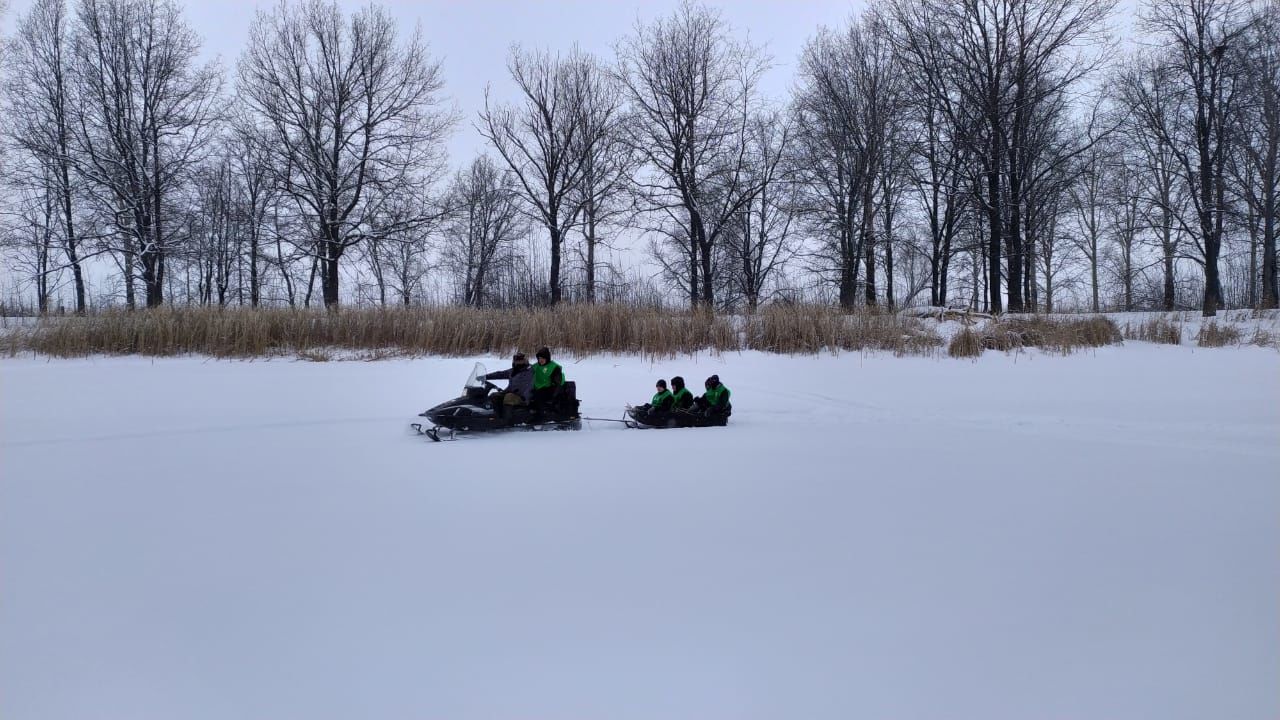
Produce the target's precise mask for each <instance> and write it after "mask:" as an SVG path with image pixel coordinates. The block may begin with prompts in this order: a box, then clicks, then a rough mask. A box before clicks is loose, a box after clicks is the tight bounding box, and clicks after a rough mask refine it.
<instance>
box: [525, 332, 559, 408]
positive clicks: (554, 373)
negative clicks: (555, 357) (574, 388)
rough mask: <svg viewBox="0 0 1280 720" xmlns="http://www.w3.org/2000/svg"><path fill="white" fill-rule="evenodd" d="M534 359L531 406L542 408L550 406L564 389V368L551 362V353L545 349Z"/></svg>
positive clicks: (541, 349) (539, 351)
mask: <svg viewBox="0 0 1280 720" xmlns="http://www.w3.org/2000/svg"><path fill="white" fill-rule="evenodd" d="M534 357H536V358H537V361H538V364H536V365H534V366H533V405H534V406H535V407H539V408H543V407H547V406H549V405H550V404H552V403H553V402H554V401H555V399H556V397H557V396H558V395H559V394H560V389H561V388H562V387H564V368H562V367H560V364H559V363H556V362H553V361H552V360H551V351H550V350H549V349H547V348H545V347H544V348H540V349H539V350H538V352H537V354H536V355H535V356H534Z"/></svg>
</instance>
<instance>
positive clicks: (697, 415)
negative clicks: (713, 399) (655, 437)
mask: <svg viewBox="0 0 1280 720" xmlns="http://www.w3.org/2000/svg"><path fill="white" fill-rule="evenodd" d="M732 414H733V405H732V404H730V405H729V406H727V407H726V408H725V411H724V412H723V413H717V414H714V415H708V414H705V413H703V412H701V411H700V410H698V408H696V407H693V408H689V409H688V410H678V409H677V410H668V411H655V410H654V409H653V408H652V407H650V406H649V404H648V403H645V404H644V405H637V406H632V405H628V406H627V409H626V419H624V420H623V422H624V423H626V425H627V427H629V428H637V429H645V430H647V429H658V428H688V427H722V426H724V425H728V424H729V416H730V415H732Z"/></svg>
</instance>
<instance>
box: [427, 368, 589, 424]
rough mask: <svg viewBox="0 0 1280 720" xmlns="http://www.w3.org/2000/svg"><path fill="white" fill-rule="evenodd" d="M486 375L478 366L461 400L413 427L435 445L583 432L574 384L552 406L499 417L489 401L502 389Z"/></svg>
mask: <svg viewBox="0 0 1280 720" xmlns="http://www.w3.org/2000/svg"><path fill="white" fill-rule="evenodd" d="M485 375H486V373H485V368H484V365H482V364H481V363H476V365H475V367H474V368H472V370H471V375H469V376H468V377H467V382H466V385H464V386H463V394H462V395H461V396H460V397H456V398H454V399H452V400H448V401H445V402H442V403H440V404H439V405H436V406H435V407H433V408H431V409H430V410H427V411H425V412H422V413H419V414H418V416H419V417H422V418H426V420H427V422H426V423H412V424H411V425H410V427H412V428H413V429H414V430H416V431H417V432H418V434H420V435H426V436H427V437H429V438H431V439H432V440H433V441H435V442H440V441H441V440H454V439H456V438H457V436H458V434H459V433H486V432H501V431H509V430H579V429H581V428H582V418H581V417H580V416H579V415H578V396H577V386H576V385H574V383H573V382H572V381H566V382H565V384H564V385H563V386H561V388H560V392H559V393H558V394H557V395H556V397H555V399H553V400H552V401H551V402H549V403H546V404H544V405H542V406H538V407H528V406H518V407H506V408H502V410H503V411H502V412H501V413H499V412H498V411H497V410H495V409H494V407H493V403H492V401H491V400H490V399H489V392H490V390H497V389H499V388H498V386H497V385H494V384H493V383H491V382H489V381H488V380H485V378H484V376H485ZM428 423H430V424H428Z"/></svg>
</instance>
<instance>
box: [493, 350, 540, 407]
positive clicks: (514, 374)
mask: <svg viewBox="0 0 1280 720" xmlns="http://www.w3.org/2000/svg"><path fill="white" fill-rule="evenodd" d="M484 379H485V380H506V381H507V388H506V389H505V390H499V391H498V392H495V393H494V394H493V395H491V396H489V402H490V403H491V404H492V407H493V412H494V413H495V414H497V415H498V417H502V415H503V414H504V413H505V411H506V408H516V407H520V406H522V405H528V404H529V402H530V401H531V400H532V399H533V384H534V377H533V370H532V368H530V367H529V360H528V358H526V357H525V356H524V353H522V352H518V353H516V354H515V355H512V356H511V369H510V370H498V371H496V372H491V373H489V374H488V375H485V376H484Z"/></svg>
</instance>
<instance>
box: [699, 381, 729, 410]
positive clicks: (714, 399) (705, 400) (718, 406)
mask: <svg viewBox="0 0 1280 720" xmlns="http://www.w3.org/2000/svg"><path fill="white" fill-rule="evenodd" d="M704 386H705V387H706V389H707V391H706V392H704V393H703V394H702V397H700V398H698V399H697V400H696V401H695V403H696V404H697V406H698V409H699V410H700V411H701V412H702V414H703V415H704V416H706V417H708V418H717V419H719V418H727V417H729V415H730V414H731V413H732V412H733V405H731V404H729V394H730V393H729V388H727V387H725V386H724V383H722V382H720V376H719V375H712V376H711V377H709V378H707V381H706V383H704Z"/></svg>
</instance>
